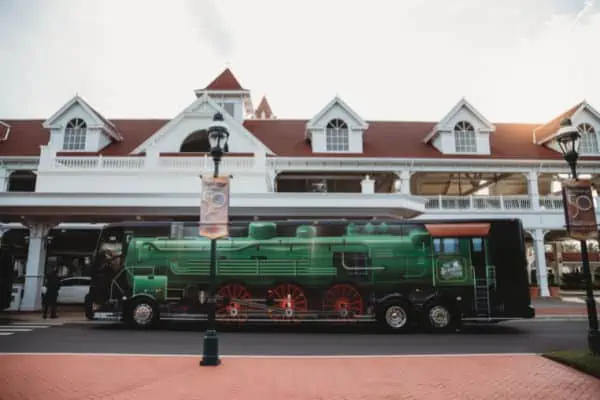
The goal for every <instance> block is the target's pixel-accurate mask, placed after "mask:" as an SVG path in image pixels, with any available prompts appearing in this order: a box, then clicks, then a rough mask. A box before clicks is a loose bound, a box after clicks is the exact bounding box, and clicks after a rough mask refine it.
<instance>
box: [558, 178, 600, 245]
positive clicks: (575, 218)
mask: <svg viewBox="0 0 600 400" xmlns="http://www.w3.org/2000/svg"><path fill="white" fill-rule="evenodd" d="M562 195H563V203H564V209H565V222H566V225H567V232H568V234H569V236H571V237H572V238H573V239H578V240H589V239H596V238H597V237H598V222H597V221H596V210H595V207H594V198H593V197H592V184H591V182H590V181H587V180H581V181H574V180H570V181H567V182H565V183H563V185H562Z"/></svg>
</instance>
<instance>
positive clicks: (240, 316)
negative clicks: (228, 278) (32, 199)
mask: <svg viewBox="0 0 600 400" xmlns="http://www.w3.org/2000/svg"><path fill="white" fill-rule="evenodd" d="M217 296H218V297H219V298H221V299H223V302H221V304H219V305H218V307H217V313H218V314H220V315H223V314H224V315H223V317H225V318H228V319H230V320H233V321H238V322H244V321H246V319H247V318H248V306H246V305H241V304H239V301H240V300H241V301H242V302H244V301H245V302H248V301H250V299H251V298H252V294H251V293H250V291H249V290H248V289H247V288H246V287H245V286H243V285H241V284H239V283H236V282H232V283H228V284H226V285H223V286H221V287H220V288H219V290H218V291H217Z"/></svg>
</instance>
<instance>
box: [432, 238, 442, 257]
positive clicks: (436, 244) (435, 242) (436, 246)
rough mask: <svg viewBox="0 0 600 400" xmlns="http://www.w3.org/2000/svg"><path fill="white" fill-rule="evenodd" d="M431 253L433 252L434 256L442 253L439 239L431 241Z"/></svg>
mask: <svg viewBox="0 0 600 400" xmlns="http://www.w3.org/2000/svg"><path fill="white" fill-rule="evenodd" d="M433 251H434V252H435V254H440V253H441V252H442V240H441V239H433Z"/></svg>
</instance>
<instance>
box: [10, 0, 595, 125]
mask: <svg viewBox="0 0 600 400" xmlns="http://www.w3.org/2000/svg"><path fill="white" fill-rule="evenodd" d="M599 43H600V0H598V1H594V0H401V1H399V0H370V1H368V2H367V1H364V0H303V1H294V0H286V1H282V0H253V1H244V0H169V1H166V0H163V1H160V0H102V1H88V0H53V1H47V0H0V119H2V118H4V119H9V118H42V119H43V118H47V117H49V116H50V115H52V114H53V113H54V112H55V111H56V110H58V109H59V108H60V107H61V106H62V105H63V104H64V103H66V102H67V101H68V100H69V99H71V98H72V97H73V96H74V95H75V94H76V93H78V94H79V95H80V96H82V97H83V98H84V99H86V100H87V101H88V102H89V103H90V104H91V105H92V106H93V107H94V108H96V109H97V110H98V111H99V112H100V113H102V114H103V115H104V116H105V117H107V118H173V117H174V116H175V115H177V114H178V113H179V112H180V111H181V110H182V109H183V108H185V107H186V106H188V105H189V104H190V103H191V102H193V101H194V99H195V95H194V93H193V91H194V89H198V88H202V87H204V86H206V85H207V84H208V83H209V82H210V81H211V80H212V79H213V78H214V77H216V76H217V75H218V74H219V73H220V72H221V71H222V70H223V69H224V68H226V67H227V66H229V67H230V68H231V69H232V71H233V72H234V74H235V75H236V76H237V77H238V79H239V81H240V82H241V84H242V85H243V86H244V87H245V88H248V89H250V90H251V91H252V93H251V94H252V99H253V102H254V104H255V105H257V104H258V102H259V101H260V98H261V97H262V96H263V95H265V94H266V95H267V98H268V99H269V102H270V104H271V107H272V108H273V111H274V113H275V114H276V115H277V117H278V118H280V119H283V118H307V119H308V118H311V117H312V116H314V115H315V114H317V113H318V112H319V111H320V110H321V108H322V107H324V106H325V105H326V104H327V103H328V102H329V101H330V100H331V99H332V98H333V97H334V96H335V95H339V96H340V97H341V98H342V99H344V100H345V101H346V103H348V104H349V105H350V106H351V107H352V108H353V109H354V110H355V111H356V112H358V113H359V115H361V116H362V117H363V118H364V119H366V120H411V121H415V120H425V121H437V120H440V119H441V118H442V117H443V116H444V115H445V114H446V113H447V112H448V111H449V110H450V109H451V108H452V107H453V106H454V105H455V104H456V103H457V102H458V101H459V100H460V99H461V98H462V97H465V98H467V100H469V102H470V103H471V104H473V105H474V106H475V107H476V108H477V109H478V110H479V111H480V112H481V113H482V114H483V115H484V116H485V117H486V118H488V119H490V120H492V121H494V122H546V121H548V120H550V119H552V118H553V117H555V116H556V115H557V114H559V113H561V112H562V111H564V110H566V109H568V108H570V107H571V106H573V105H574V104H576V103H578V102H579V101H581V100H584V99H585V100H587V101H588V102H589V103H590V104H591V105H592V106H593V107H595V108H597V109H600V51H598V48H599Z"/></svg>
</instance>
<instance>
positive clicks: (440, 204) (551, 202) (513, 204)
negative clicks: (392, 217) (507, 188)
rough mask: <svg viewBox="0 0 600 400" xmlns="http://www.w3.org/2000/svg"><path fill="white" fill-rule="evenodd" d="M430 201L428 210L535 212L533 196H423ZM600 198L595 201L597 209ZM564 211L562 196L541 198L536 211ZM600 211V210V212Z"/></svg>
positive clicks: (426, 206) (426, 205)
mask: <svg viewBox="0 0 600 400" xmlns="http://www.w3.org/2000/svg"><path fill="white" fill-rule="evenodd" d="M423 197H425V198H427V199H428V201H427V203H426V204H425V209H427V210H448V211H451V210H454V211H460V210H487V211H492V210H497V211H510V210H533V209H534V208H533V200H532V197H531V196H528V195H522V196H442V195H440V196H423ZM599 200H600V198H598V197H597V198H595V199H594V204H595V205H596V209H598V208H597V207H598V203H599ZM544 210H546V211H560V212H562V211H563V200H562V197H560V196H540V197H539V205H538V208H537V209H536V211H544ZM599 211H600V210H599Z"/></svg>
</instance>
